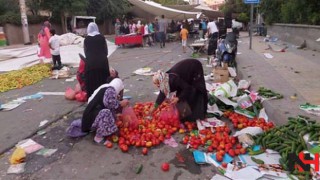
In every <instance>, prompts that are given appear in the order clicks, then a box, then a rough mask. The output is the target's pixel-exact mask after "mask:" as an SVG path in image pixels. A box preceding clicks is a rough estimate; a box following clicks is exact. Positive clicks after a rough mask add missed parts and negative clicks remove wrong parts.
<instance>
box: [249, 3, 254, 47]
mask: <svg viewBox="0 0 320 180" xmlns="http://www.w3.org/2000/svg"><path fill="white" fill-rule="evenodd" d="M252 28H253V4H251V10H250V45H249V49H252Z"/></svg>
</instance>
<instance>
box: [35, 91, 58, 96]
mask: <svg viewBox="0 0 320 180" xmlns="http://www.w3.org/2000/svg"><path fill="white" fill-rule="evenodd" d="M38 94H41V95H54V96H64V92H38Z"/></svg>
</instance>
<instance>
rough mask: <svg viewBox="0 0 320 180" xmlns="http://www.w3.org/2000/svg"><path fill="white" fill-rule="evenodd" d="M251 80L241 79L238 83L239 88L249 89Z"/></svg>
mask: <svg viewBox="0 0 320 180" xmlns="http://www.w3.org/2000/svg"><path fill="white" fill-rule="evenodd" d="M250 84H251V81H247V80H244V79H242V80H240V81H239V83H238V89H248V88H249V87H250Z"/></svg>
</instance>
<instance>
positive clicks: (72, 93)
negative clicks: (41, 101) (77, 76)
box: [64, 87, 76, 100]
mask: <svg viewBox="0 0 320 180" xmlns="http://www.w3.org/2000/svg"><path fill="white" fill-rule="evenodd" d="M75 96H76V92H75V91H74V90H73V89H72V88H71V87H68V88H67V90H66V92H65V93H64V97H65V98H66V99H68V100H74V98H75Z"/></svg>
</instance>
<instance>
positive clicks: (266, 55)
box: [263, 53, 273, 59]
mask: <svg viewBox="0 0 320 180" xmlns="http://www.w3.org/2000/svg"><path fill="white" fill-rule="evenodd" d="M263 55H264V57H266V58H268V59H272V58H273V56H272V55H271V54H270V53H263Z"/></svg>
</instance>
